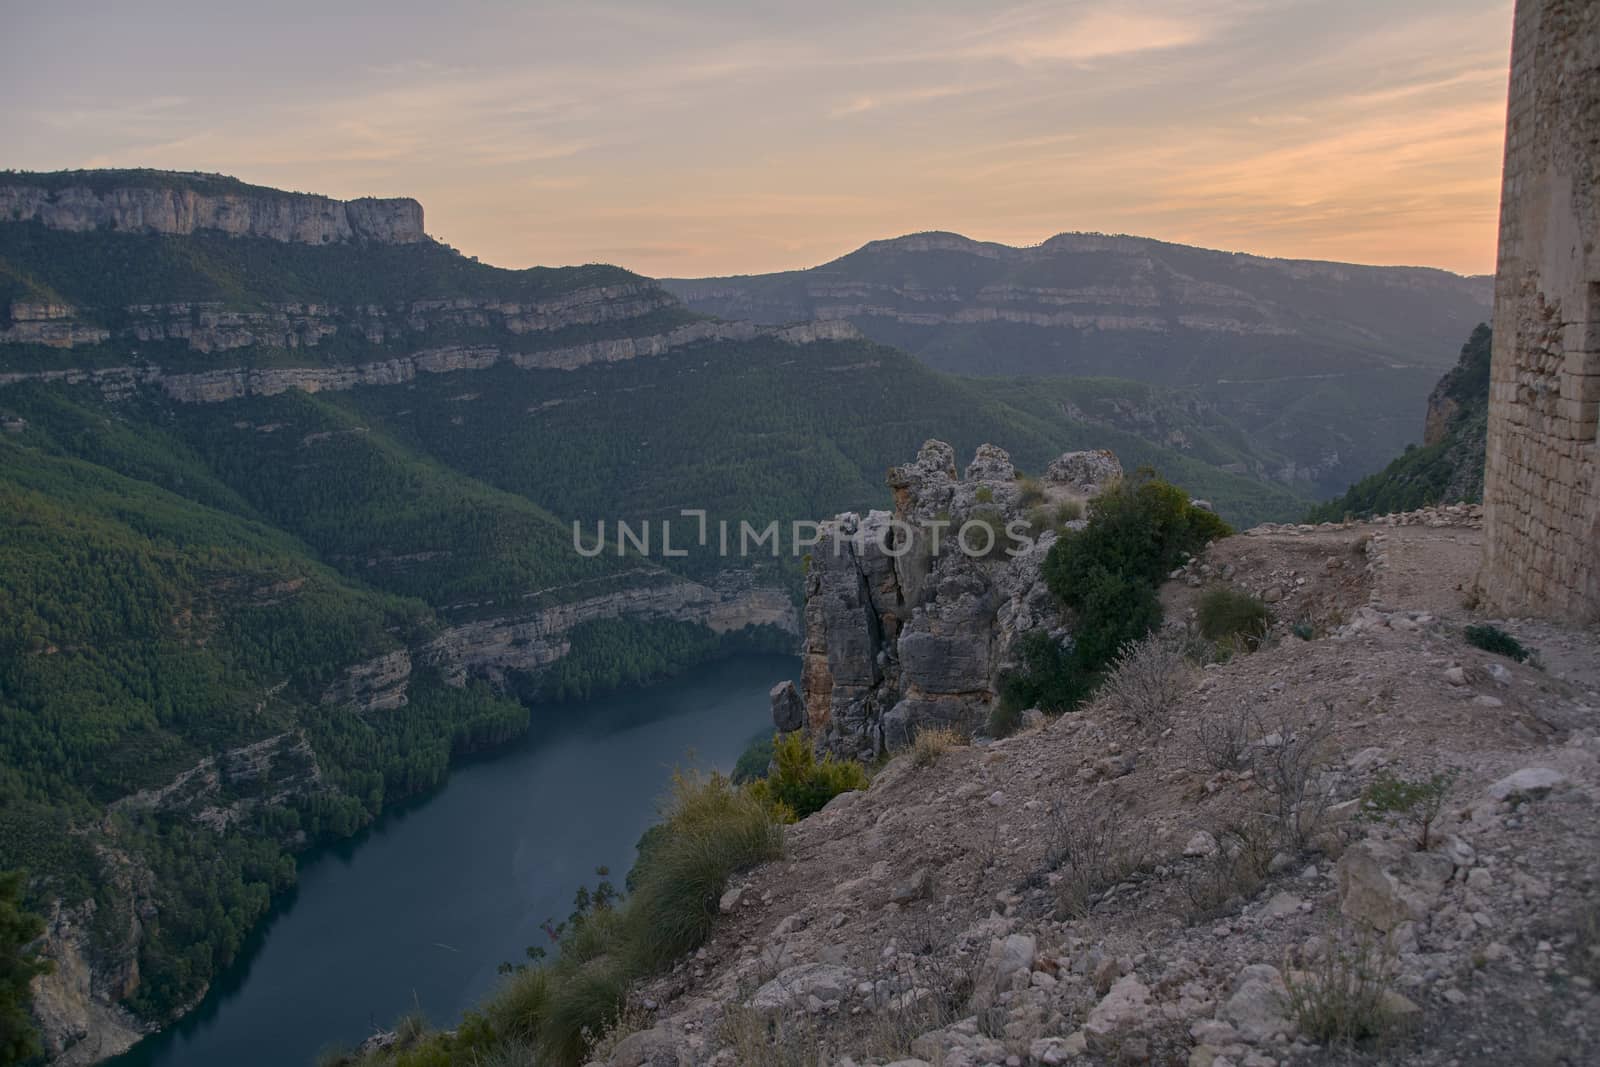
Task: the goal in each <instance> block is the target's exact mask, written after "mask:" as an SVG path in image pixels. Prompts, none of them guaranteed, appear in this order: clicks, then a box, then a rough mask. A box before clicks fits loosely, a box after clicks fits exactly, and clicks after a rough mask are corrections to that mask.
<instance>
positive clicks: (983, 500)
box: [972, 485, 994, 504]
mask: <svg viewBox="0 0 1600 1067" xmlns="http://www.w3.org/2000/svg"><path fill="white" fill-rule="evenodd" d="M972 499H974V500H976V501H977V502H978V503H980V504H993V503H994V490H993V489H990V488H989V487H988V486H987V485H980V486H978V488H977V491H976V492H974V493H973V494H972Z"/></svg>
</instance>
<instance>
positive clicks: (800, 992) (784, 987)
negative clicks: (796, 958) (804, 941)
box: [750, 963, 855, 1011]
mask: <svg viewBox="0 0 1600 1067" xmlns="http://www.w3.org/2000/svg"><path fill="white" fill-rule="evenodd" d="M854 983H855V975H854V974H853V973H852V972H851V970H850V969H849V968H848V967H840V966H838V965H836V964H832V963H801V964H797V965H795V966H793V967H788V968H785V969H784V970H783V971H782V972H780V973H779V974H778V976H777V977H776V978H774V979H772V981H770V982H768V983H766V984H765V985H763V986H762V987H761V988H760V989H758V990H756V995H755V996H753V997H751V998H750V1006H751V1007H752V1008H755V1009H756V1010H757V1011H779V1010H782V1009H784V1008H788V1007H790V1006H792V1005H797V1004H805V1003H806V1001H807V999H808V998H810V997H816V998H817V999H818V1000H819V1001H821V1002H823V1003H824V1004H826V1003H827V1002H829V1001H839V1000H842V999H844V997H845V996H846V994H848V993H849V991H850V987H851V986H852V985H853V984H854Z"/></svg>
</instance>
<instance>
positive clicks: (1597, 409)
mask: <svg viewBox="0 0 1600 1067" xmlns="http://www.w3.org/2000/svg"><path fill="white" fill-rule="evenodd" d="M1597 181H1600V3H1596V2H1595V0H1518V3H1517V9H1516V24H1515V32H1514V37H1513V43H1512V57H1511V88H1510V94H1509V106H1508V110H1507V119H1506V153H1505V171H1504V180H1503V185H1502V189H1501V201H1500V254H1499V263H1498V266H1497V269H1496V274H1495V307H1494V359H1493V369H1492V372H1491V385H1490V398H1489V447H1488V458H1487V469H1486V476H1485V485H1484V530H1485V548H1484V565H1483V570H1482V573H1481V574H1480V585H1481V586H1482V588H1483V592H1484V594H1485V595H1486V597H1487V598H1488V601H1489V603H1490V604H1491V605H1492V606H1493V607H1494V608H1496V609H1497V610H1501V611H1504V612H1507V613H1510V614H1523V615H1537V616H1544V617H1549V618H1556V619H1566V620H1570V621H1576V622H1591V621H1595V620H1600V440H1597V435H1600V248H1597V245H1600V185H1597Z"/></svg>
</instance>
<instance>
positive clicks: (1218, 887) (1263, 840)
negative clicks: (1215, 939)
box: [1179, 817, 1277, 923]
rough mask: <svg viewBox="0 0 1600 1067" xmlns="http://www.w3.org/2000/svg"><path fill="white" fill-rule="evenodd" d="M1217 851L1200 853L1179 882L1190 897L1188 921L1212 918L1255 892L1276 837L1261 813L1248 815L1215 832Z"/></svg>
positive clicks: (1270, 855)
mask: <svg viewBox="0 0 1600 1067" xmlns="http://www.w3.org/2000/svg"><path fill="white" fill-rule="evenodd" d="M1212 836H1213V837H1214V838H1215V839H1216V842H1217V851H1216V852H1215V853H1213V854H1212V855H1210V856H1204V857H1201V858H1200V860H1199V862H1198V864H1197V866H1195V867H1194V868H1193V869H1192V870H1190V871H1188V872H1187V873H1186V874H1185V875H1184V876H1183V879H1182V881H1181V882H1180V883H1179V884H1180V887H1181V888H1182V889H1183V893H1184V896H1185V897H1187V898H1188V902H1189V908H1188V915H1187V918H1188V921H1189V922H1191V923H1199V922H1210V921H1211V920H1213V919H1216V918H1218V917H1219V916H1222V915H1226V914H1228V913H1229V912H1231V911H1233V910H1234V909H1235V908H1236V907H1238V906H1240V905H1242V904H1243V903H1244V902H1245V901H1247V900H1249V899H1250V898H1251V897H1253V896H1255V895H1256V891H1257V890H1258V889H1260V888H1261V884H1262V883H1263V882H1264V881H1266V878H1267V872H1268V871H1269V870H1270V869H1271V865H1272V856H1273V853H1274V852H1276V851H1277V839H1276V834H1275V833H1274V829H1273V827H1272V825H1271V824H1270V823H1269V822H1268V821H1267V820H1265V819H1262V818H1260V817H1256V818H1252V819H1246V820H1244V821H1242V822H1239V823H1236V824H1235V825H1233V826H1229V827H1226V828H1224V829H1222V830H1220V831H1218V832H1217V833H1215V834H1213V835H1212Z"/></svg>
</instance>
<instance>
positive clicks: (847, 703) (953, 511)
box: [775, 441, 1121, 758]
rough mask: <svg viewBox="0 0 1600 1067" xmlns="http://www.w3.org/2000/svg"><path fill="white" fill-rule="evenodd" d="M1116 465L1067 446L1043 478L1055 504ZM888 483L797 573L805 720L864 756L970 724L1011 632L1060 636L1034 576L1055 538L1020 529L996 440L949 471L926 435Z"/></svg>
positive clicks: (977, 721)
mask: <svg viewBox="0 0 1600 1067" xmlns="http://www.w3.org/2000/svg"><path fill="white" fill-rule="evenodd" d="M1120 475H1121V467H1120V465H1119V464H1118V463H1117V460H1116V457H1115V456H1113V455H1112V454H1111V453H1109V452H1094V453H1071V454H1069V455H1066V456H1063V457H1061V458H1060V459H1058V460H1056V461H1055V462H1054V463H1052V464H1051V466H1050V468H1049V472H1047V474H1046V477H1045V480H1044V482H1043V483H1042V488H1043V491H1044V493H1045V495H1046V501H1047V504H1049V505H1059V503H1061V502H1063V501H1066V500H1069V499H1073V500H1077V499H1082V497H1083V496H1085V495H1088V494H1090V493H1092V492H1095V491H1098V488H1099V487H1100V486H1103V485H1104V484H1106V483H1107V482H1109V481H1111V480H1113V479H1115V478H1117V477H1120ZM888 482H889V486H890V488H891V489H892V490H893V492H894V502H895V503H894V511H893V512H892V513H891V512H886V511H873V512H870V513H868V514H867V515H866V516H860V515H857V514H854V513H849V514H844V515H840V516H838V517H836V518H834V519H833V520H831V521H829V522H827V523H825V524H823V528H822V531H821V540H820V542H819V544H818V545H817V546H816V548H815V549H814V550H813V552H812V554H811V562H810V566H809V570H808V573H807V576H806V602H805V640H804V646H803V656H804V661H803V665H802V684H803V687H804V691H805V692H804V703H805V712H806V716H805V717H806V727H807V728H808V729H809V730H810V731H811V732H812V734H813V735H814V737H815V739H816V742H817V744H819V745H820V746H822V747H825V748H827V749H830V750H832V751H835V752H838V753H840V754H845V755H850V756H862V757H869V758H870V757H871V756H874V755H876V754H878V753H881V752H883V751H885V750H893V749H896V748H900V747H902V746H904V745H905V744H907V743H908V742H909V741H910V740H911V739H912V738H913V737H914V736H915V735H916V733H917V731H918V730H920V729H923V728H924V727H929V726H953V727H956V728H958V729H960V730H963V731H966V732H971V731H974V730H978V729H980V728H981V727H982V726H983V723H984V720H985V717H986V716H987V714H988V712H989V710H990V709H991V708H992V707H993V705H994V702H995V699H996V696H997V686H998V682H999V678H1000V675H1001V673H1002V672H1003V671H1004V670H1005V669H1006V668H1007V667H1008V666H1010V665H1011V657H1012V652H1013V646H1014V645H1015V642H1016V640H1017V638H1018V637H1019V636H1020V635H1022V634H1024V633H1027V632H1029V631H1032V630H1035V629H1040V628H1043V629H1045V630H1046V631H1048V632H1050V633H1051V634H1052V635H1053V636H1055V637H1056V638H1057V639H1058V640H1060V639H1063V638H1064V637H1065V630H1064V628H1063V626H1062V620H1061V617H1060V615H1059V613H1058V609H1057V607H1056V603H1055V599H1054V598H1053V597H1052V596H1051V594H1050V592H1049V590H1048V589H1047V588H1046V587H1045V584H1044V581H1043V579H1042V577H1041V574H1040V568H1041V565H1042V563H1043V561H1044V557H1045V554H1046V553H1047V552H1048V551H1049V548H1050V546H1051V545H1052V544H1054V543H1055V537H1056V535H1055V533H1054V531H1053V530H1050V529H1046V530H1043V531H1042V532H1040V533H1039V534H1038V536H1037V537H1035V535H1034V532H1033V531H1032V529H1030V526H1029V523H1028V521H1027V520H1026V519H1025V518H1024V511H1025V508H1024V505H1023V495H1022V488H1021V485H1020V483H1019V480H1018V478H1017V474H1016V471H1015V469H1014V468H1013V467H1012V464H1011V459H1010V457H1009V456H1008V455H1007V454H1006V453H1005V451H1004V450H1003V449H1000V448H997V447H995V446H993V445H983V446H980V447H979V449H978V451H977V454H976V456H975V457H974V458H973V460H972V462H971V463H970V464H968V465H967V468H966V471H965V474H964V475H958V474H957V473H956V458H955V450H954V449H953V448H951V447H950V446H949V445H948V444H945V443H944V442H943V441H929V442H927V443H926V444H924V445H923V446H922V449H921V451H920V452H918V454H917V458H916V460H915V461H914V462H912V463H909V464H906V465H905V466H902V467H895V468H893V469H892V470H890V472H889V477H888ZM775 717H776V716H775ZM778 725H779V727H780V729H781V728H783V727H784V724H783V723H779V724H778Z"/></svg>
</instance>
